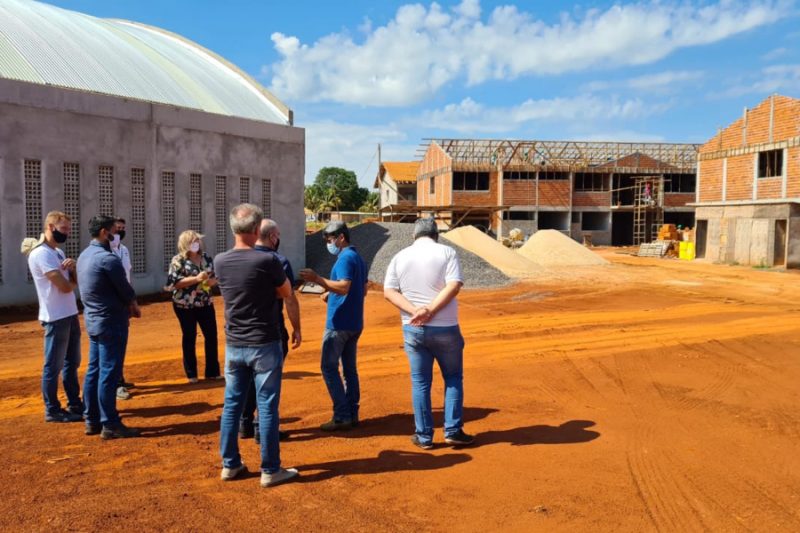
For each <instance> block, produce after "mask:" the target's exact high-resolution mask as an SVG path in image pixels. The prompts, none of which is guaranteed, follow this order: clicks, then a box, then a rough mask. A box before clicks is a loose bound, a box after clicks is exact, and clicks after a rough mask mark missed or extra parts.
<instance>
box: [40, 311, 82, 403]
mask: <svg viewBox="0 0 800 533" xmlns="http://www.w3.org/2000/svg"><path fill="white" fill-rule="evenodd" d="M42 327H44V367H43V368H42V396H43V397H44V405H45V410H46V414H47V415H57V414H58V413H59V412H60V411H61V402H59V401H58V375H59V373H60V374H61V380H62V382H63V383H64V393H65V394H66V395H67V404H68V405H69V407H73V408H77V407H82V405H83V404H82V403H81V392H80V387H79V385H78V367H79V366H80V364H81V326H80V323H79V322H78V315H73V316H68V317H66V318H62V319H60V320H55V321H53V322H42Z"/></svg>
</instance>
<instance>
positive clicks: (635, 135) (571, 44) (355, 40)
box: [49, 0, 800, 187]
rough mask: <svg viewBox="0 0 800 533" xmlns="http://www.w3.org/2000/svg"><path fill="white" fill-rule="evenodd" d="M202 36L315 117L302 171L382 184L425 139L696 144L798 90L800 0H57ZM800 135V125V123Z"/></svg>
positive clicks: (301, 120) (305, 117) (307, 121)
mask: <svg viewBox="0 0 800 533" xmlns="http://www.w3.org/2000/svg"><path fill="white" fill-rule="evenodd" d="M49 3H52V4H54V5H57V6H61V7H64V8H68V9H73V10H75V11H80V12H83V13H88V14H90V15H94V16H98V17H112V18H124V19H129V20H135V21H139V22H143V23H147V24H152V25H155V26H159V27H163V28H166V29H168V30H171V31H174V32H176V33H179V34H182V35H184V36H185V37H187V38H189V39H192V40H194V41H196V42H198V43H200V44H202V45H203V46H205V47H207V48H209V49H211V50H213V51H215V52H217V53H219V54H220V55H222V56H224V57H226V58H227V59H229V60H230V61H232V62H234V63H236V64H237V65H239V67H241V68H242V69H244V70H245V71H247V72H249V73H250V74H251V75H253V76H254V77H255V78H257V79H258V80H259V81H260V82H261V83H263V84H264V85H265V86H266V87H268V88H270V89H271V90H272V91H273V92H274V93H275V94H276V95H277V96H278V97H279V98H280V99H282V100H283V101H284V102H286V103H287V104H288V105H289V106H290V107H291V108H292V109H293V110H294V112H295V124H296V125H298V126H301V127H304V128H306V136H307V145H306V181H307V182H310V181H312V180H313V178H314V176H315V175H316V172H317V171H318V170H319V168H320V167H322V166H341V167H345V168H348V169H351V170H353V171H355V172H356V174H357V175H358V177H359V181H360V182H361V183H362V184H363V185H365V186H370V187H371V185H372V181H373V180H374V177H375V173H376V169H377V161H376V157H375V154H376V146H377V144H378V143H381V144H382V147H383V149H382V153H383V159H384V160H386V161H390V160H400V161H403V160H413V159H414V158H415V157H416V150H417V147H418V146H419V144H420V143H421V142H422V139H423V138H426V137H455V138H509V139H547V140H607V141H665V142H696V143H702V142H705V141H706V140H708V139H709V138H710V137H712V136H713V135H714V133H715V132H716V130H717V128H719V127H725V126H727V125H728V124H729V123H731V122H732V121H734V120H735V119H736V118H738V117H740V116H741V114H742V110H743V108H744V107H753V106H755V105H756V104H757V103H759V102H760V101H761V100H762V99H764V98H766V97H767V96H769V95H770V94H772V93H780V94H785V95H788V96H794V97H800V5H798V4H799V2H798V1H797V0H763V1H761V0H756V1H750V2H744V1H738V0H719V1H693V0H681V1H677V0H676V1H673V0H660V1H646V0H645V1H640V2H601V1H590V2H582V3H570V2H545V1H539V2H532V1H516V2H512V1H508V2H495V1H485V0H484V1H479V0H458V1H453V2H450V1H441V2H438V3H432V2H423V3H418V4H414V3H408V2H396V1H391V2H389V1H384V2H378V3H376V2H374V1H370V2H367V1H362V0H355V1H348V2H321V1H320V2H307V1H302V0H295V1H291V2H286V1H280V2H277V1H272V0H270V1H255V0H253V1H236V0H230V1H226V2H219V1H204V0H191V1H189V0H169V1H167V2H163V1H158V2H157V1H152V0H137V1H126V2H123V1H114V0H102V1H100V0H50V2H49ZM799 133H800V132H799Z"/></svg>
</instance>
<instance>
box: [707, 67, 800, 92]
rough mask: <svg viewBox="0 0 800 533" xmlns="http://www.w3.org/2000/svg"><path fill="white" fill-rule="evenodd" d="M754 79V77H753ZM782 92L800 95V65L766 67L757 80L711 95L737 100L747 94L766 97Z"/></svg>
mask: <svg viewBox="0 0 800 533" xmlns="http://www.w3.org/2000/svg"><path fill="white" fill-rule="evenodd" d="M751 78H752V77H751ZM777 92H782V93H786V94H787V95H789V96H795V95H797V94H799V93H800V65H772V66H769V67H764V68H763V69H761V72H760V73H759V74H758V75H757V79H754V80H753V81H750V82H742V83H740V84H739V85H736V86H733V87H731V88H730V89H728V90H726V91H724V92H722V93H720V94H719V95H713V94H712V95H710V96H711V97H712V98H714V97H716V96H721V97H727V98H735V97H738V96H743V95H746V94H760V95H763V96H766V95H768V94H771V93H777Z"/></svg>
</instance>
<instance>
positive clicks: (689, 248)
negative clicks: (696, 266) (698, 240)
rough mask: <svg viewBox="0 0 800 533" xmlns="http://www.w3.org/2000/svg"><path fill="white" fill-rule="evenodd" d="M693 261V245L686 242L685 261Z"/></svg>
mask: <svg viewBox="0 0 800 533" xmlns="http://www.w3.org/2000/svg"><path fill="white" fill-rule="evenodd" d="M693 259H694V243H693V242H691V241H688V242H687V243H686V260H687V261H692V260H693Z"/></svg>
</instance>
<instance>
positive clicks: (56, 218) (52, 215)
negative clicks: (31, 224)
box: [44, 211, 72, 230]
mask: <svg viewBox="0 0 800 533" xmlns="http://www.w3.org/2000/svg"><path fill="white" fill-rule="evenodd" d="M62 220H66V221H67V222H72V219H71V218H70V216H69V215H68V214H66V213H65V212H63V211H50V212H49V213H47V216H46V217H45V219H44V229H45V230H46V229H47V225H48V224H53V225H55V224H58V223H59V222H61V221H62Z"/></svg>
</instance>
